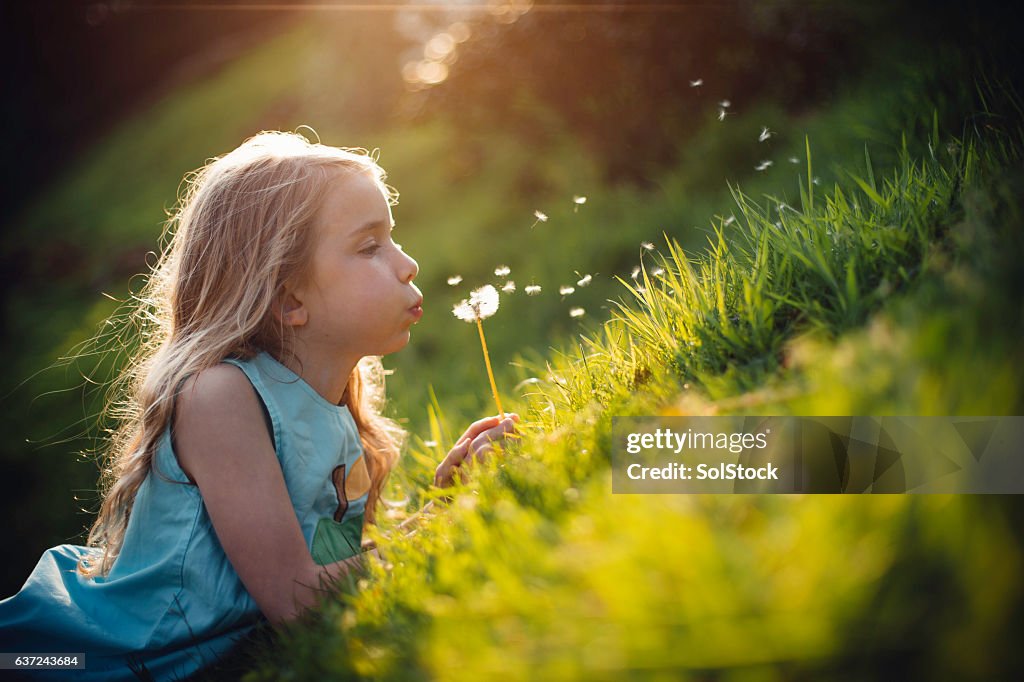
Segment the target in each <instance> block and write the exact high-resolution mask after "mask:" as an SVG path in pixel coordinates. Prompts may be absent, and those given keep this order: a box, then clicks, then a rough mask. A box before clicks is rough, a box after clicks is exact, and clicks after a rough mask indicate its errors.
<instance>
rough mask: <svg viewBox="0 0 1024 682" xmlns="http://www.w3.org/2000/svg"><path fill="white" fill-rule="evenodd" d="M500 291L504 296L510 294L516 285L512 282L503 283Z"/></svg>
mask: <svg viewBox="0 0 1024 682" xmlns="http://www.w3.org/2000/svg"><path fill="white" fill-rule="evenodd" d="M501 290H502V291H504V292H505V293H506V294H511V293H513V292H514V291H515V290H516V283H515V282H513V281H512V280H509V281H507V282H505V284H504V285H502V287H501Z"/></svg>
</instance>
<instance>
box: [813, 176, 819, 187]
mask: <svg viewBox="0 0 1024 682" xmlns="http://www.w3.org/2000/svg"><path fill="white" fill-rule="evenodd" d="M811 182H813V183H814V184H815V185H820V184H821V178H819V177H818V176H814V179H813V180H811Z"/></svg>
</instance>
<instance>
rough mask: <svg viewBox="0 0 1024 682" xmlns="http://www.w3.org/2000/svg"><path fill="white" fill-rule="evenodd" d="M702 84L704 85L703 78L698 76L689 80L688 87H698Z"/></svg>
mask: <svg viewBox="0 0 1024 682" xmlns="http://www.w3.org/2000/svg"><path fill="white" fill-rule="evenodd" d="M702 85H704V79H703V78H698V79H696V80H692V81H690V87H691V88H699V87H700V86H702Z"/></svg>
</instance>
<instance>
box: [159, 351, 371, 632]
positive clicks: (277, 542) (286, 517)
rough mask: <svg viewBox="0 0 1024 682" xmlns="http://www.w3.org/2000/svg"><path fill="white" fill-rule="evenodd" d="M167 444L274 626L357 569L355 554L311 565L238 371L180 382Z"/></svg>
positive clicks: (258, 414)
mask: <svg viewBox="0 0 1024 682" xmlns="http://www.w3.org/2000/svg"><path fill="white" fill-rule="evenodd" d="M173 439H174V440H173V444H174V451H175V453H176V454H177V456H178V462H179V464H180V465H181V467H182V469H183V470H184V471H185V473H186V474H187V475H188V477H189V479H190V480H192V481H194V482H195V483H196V484H197V485H198V487H199V492H200V494H201V495H202V498H203V503H204V505H205V506H206V510H207V512H208V513H209V515H210V521H211V522H212V524H213V528H214V530H215V531H216V533H217V538H218V539H219V540H220V543H221V545H222V546H223V547H224V552H225V554H227V557H228V559H229V560H230V561H231V565H232V566H233V567H234V569H235V570H236V571H237V572H238V575H239V577H240V578H241V580H242V584H244V585H245V588H246V589H247V590H248V591H249V594H250V595H251V596H252V598H253V600H254V601H255V602H256V604H257V605H258V606H259V607H260V610H261V611H262V612H263V615H264V616H266V617H267V619H268V620H269V621H270V622H271V623H272V624H273V625H275V626H278V625H280V624H282V623H284V622H286V621H289V620H291V619H293V618H295V617H296V616H297V615H299V614H300V613H301V612H302V611H303V610H305V609H306V608H307V607H309V606H312V605H314V604H315V603H316V602H317V599H318V597H319V593H320V590H321V585H322V580H323V579H328V580H330V579H335V578H339V577H341V576H344V575H346V574H347V573H348V572H349V571H351V570H352V569H353V568H357V567H359V566H360V565H361V562H362V557H361V556H355V557H352V558H351V559H347V560H344V561H339V562H337V563H334V564H329V565H327V566H319V565H317V564H316V563H315V562H314V561H313V558H312V556H311V555H310V552H309V548H308V547H307V546H306V541H305V538H304V537H303V535H302V529H301V527H300V526H299V520H298V519H297V518H296V516H295V510H294V508H293V507H292V503H291V499H290V498H289V495H288V489H287V487H286V486H285V482H284V476H283V474H282V473H281V466H280V464H279V462H278V459H277V455H276V454H275V452H274V446H273V441H272V440H271V437H270V434H269V433H268V432H267V428H266V425H265V422H264V420H263V413H262V408H261V407H260V403H259V398H258V397H257V395H256V392H255V391H254V389H253V388H252V385H251V384H250V383H249V380H248V379H247V378H246V377H245V374H243V373H242V371H241V370H240V369H238V368H237V367H234V366H232V365H224V364H222V365H217V366H216V367H212V368H210V369H207V370H204V371H202V372H200V373H199V374H198V375H196V376H194V377H192V378H190V379H189V380H188V381H186V382H185V383H184V385H183V389H182V391H181V393H180V394H179V395H178V397H177V399H176V403H175V415H174V429H173Z"/></svg>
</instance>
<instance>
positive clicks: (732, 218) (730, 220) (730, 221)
mask: <svg viewBox="0 0 1024 682" xmlns="http://www.w3.org/2000/svg"><path fill="white" fill-rule="evenodd" d="M734 222H736V216H734V215H731V216H729V217H728V218H726V219H725V226H726V227H728V226H729V225H732V224H733V223H734Z"/></svg>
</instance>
